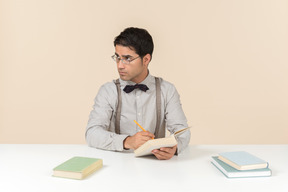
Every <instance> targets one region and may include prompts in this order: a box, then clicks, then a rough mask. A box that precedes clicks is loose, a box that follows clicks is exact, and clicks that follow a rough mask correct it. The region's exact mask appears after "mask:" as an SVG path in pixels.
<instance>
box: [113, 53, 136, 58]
mask: <svg viewBox="0 0 288 192" xmlns="http://www.w3.org/2000/svg"><path fill="white" fill-rule="evenodd" d="M115 55H116V56H117V57H118V56H119V55H118V54H117V53H116V52H115ZM121 56H122V57H126V58H129V57H132V56H131V55H121Z"/></svg>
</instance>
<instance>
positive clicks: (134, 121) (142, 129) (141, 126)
mask: <svg viewBox="0 0 288 192" xmlns="http://www.w3.org/2000/svg"><path fill="white" fill-rule="evenodd" d="M134 122H135V123H136V124H137V125H138V126H139V127H140V128H141V129H142V130H143V131H146V130H145V129H144V128H143V127H142V126H141V125H140V124H139V123H138V122H137V121H136V120H134Z"/></svg>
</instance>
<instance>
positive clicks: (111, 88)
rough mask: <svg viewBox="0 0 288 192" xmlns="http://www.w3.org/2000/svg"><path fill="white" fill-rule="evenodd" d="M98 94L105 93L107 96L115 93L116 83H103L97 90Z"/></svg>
mask: <svg viewBox="0 0 288 192" xmlns="http://www.w3.org/2000/svg"><path fill="white" fill-rule="evenodd" d="M98 95H105V96H107V97H110V96H114V95H117V88H116V84H115V83H114V80H113V81H110V82H107V83H104V84H103V85H102V86H101V87H100V88H99V91H98Z"/></svg>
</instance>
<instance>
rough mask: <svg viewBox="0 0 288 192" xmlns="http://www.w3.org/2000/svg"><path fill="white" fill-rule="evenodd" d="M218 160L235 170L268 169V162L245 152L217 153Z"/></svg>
mask: <svg viewBox="0 0 288 192" xmlns="http://www.w3.org/2000/svg"><path fill="white" fill-rule="evenodd" d="M218 158H219V159H220V160H221V161H223V162H225V163H226V164H228V165H230V166H232V167H234V168H235V169H237V170H251V169H263V168H268V162H266V161H264V160H262V159H260V158H258V157H256V156H254V155H252V154H250V153H247V152H245V151H234V152H225V153H219V157H218Z"/></svg>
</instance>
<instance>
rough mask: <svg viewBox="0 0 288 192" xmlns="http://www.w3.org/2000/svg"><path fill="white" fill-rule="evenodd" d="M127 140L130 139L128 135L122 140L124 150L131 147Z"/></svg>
mask: <svg viewBox="0 0 288 192" xmlns="http://www.w3.org/2000/svg"><path fill="white" fill-rule="evenodd" d="M129 140H130V136H128V137H126V138H125V139H124V141H123V147H124V149H126V150H128V149H131V146H130V144H129Z"/></svg>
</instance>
